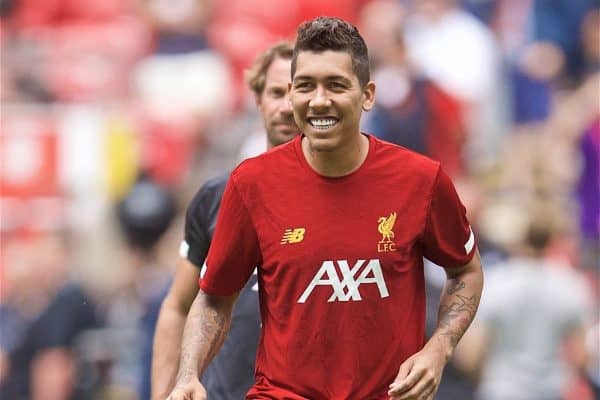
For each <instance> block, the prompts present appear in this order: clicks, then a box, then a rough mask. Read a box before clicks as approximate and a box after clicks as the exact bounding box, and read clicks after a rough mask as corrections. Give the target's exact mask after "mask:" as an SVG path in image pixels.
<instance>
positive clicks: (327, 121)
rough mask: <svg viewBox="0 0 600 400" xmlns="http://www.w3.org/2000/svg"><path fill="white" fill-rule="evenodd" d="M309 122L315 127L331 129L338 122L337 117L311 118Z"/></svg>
mask: <svg viewBox="0 0 600 400" xmlns="http://www.w3.org/2000/svg"><path fill="white" fill-rule="evenodd" d="M308 123H309V124H310V125H311V126H312V127H313V128H315V129H323V130H325V129H329V128H331V127H332V126H334V125H335V124H337V123H338V120H337V119H336V118H309V119H308Z"/></svg>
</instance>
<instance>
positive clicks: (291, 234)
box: [280, 228, 306, 244]
mask: <svg viewBox="0 0 600 400" xmlns="http://www.w3.org/2000/svg"><path fill="white" fill-rule="evenodd" d="M304 232H306V229H304V228H295V229H286V230H285V232H283V237H282V238H281V242H280V243H281V244H287V243H299V242H301V241H302V240H304Z"/></svg>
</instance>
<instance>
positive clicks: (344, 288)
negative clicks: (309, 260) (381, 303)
mask: <svg viewBox="0 0 600 400" xmlns="http://www.w3.org/2000/svg"><path fill="white" fill-rule="evenodd" d="M336 263H337V266H338V268H339V272H341V274H342V275H341V279H340V275H339V274H338V270H337V269H336V267H335V264H334V262H333V261H324V262H323V265H321V268H320V269H319V271H318V272H317V273H316V275H315V276H314V278H313V279H312V281H311V282H310V284H309V285H308V287H307V288H306V290H304V293H302V296H300V298H299V299H298V303H304V302H306V300H307V299H308V296H310V294H311V293H312V292H313V290H314V288H315V287H317V286H331V289H333V293H332V294H331V296H330V297H329V299H328V300H327V302H332V301H350V300H352V301H360V300H362V297H361V295H360V291H359V290H358V289H359V286H360V285H362V284H368V283H374V284H376V285H377V288H378V289H379V295H380V296H381V298H382V299H383V298H385V297H388V296H389V293H388V289H387V286H386V285H385V280H384V279H383V273H382V272H381V264H379V260H369V262H368V263H367V265H366V266H365V267H364V268H363V265H364V264H365V260H358V261H356V264H354V266H353V267H352V268H350V266H349V265H348V261H346V260H339V261H336ZM361 268H362V269H361ZM357 275H358V277H357Z"/></svg>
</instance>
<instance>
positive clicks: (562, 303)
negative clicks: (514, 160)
mask: <svg viewBox="0 0 600 400" xmlns="http://www.w3.org/2000/svg"><path fill="white" fill-rule="evenodd" d="M538 212H539V209H538ZM538 214H539V213H538ZM538 214H536V213H533V214H532V215H531V216H530V218H531V219H530V221H529V225H528V227H527V229H526V234H525V238H524V240H523V242H522V244H521V245H520V246H518V247H516V248H514V249H513V251H512V255H511V257H510V258H509V259H508V260H507V261H505V262H503V263H501V264H499V265H497V266H496V267H495V268H494V269H493V270H492V271H491V272H488V274H487V275H486V288H485V295H484V296H483V297H482V300H481V305H480V309H479V313H478V317H477V318H476V319H475V321H474V323H473V326H472V327H471V328H470V329H469V331H468V332H467V334H466V335H465V336H464V338H463V341H462V342H461V343H460V345H459V346H458V347H457V350H456V353H455V357H456V361H457V363H458V365H460V366H461V368H464V370H465V371H466V372H467V373H469V374H470V375H471V376H473V377H474V378H475V379H477V380H478V398H479V399H482V400H565V399H578V400H584V399H590V400H591V399H592V397H590V396H591V394H590V393H589V392H586V391H585V390H584V391H583V392H580V393H579V394H578V395H574V397H569V391H570V390H572V389H573V386H572V385H573V383H574V377H577V376H583V375H579V374H582V373H584V371H585V367H586V363H587V351H586V343H585V337H586V329H587V327H588V325H587V324H588V323H589V322H590V320H589V318H590V317H591V314H590V312H591V309H590V306H591V298H590V296H589V295H590V293H589V288H588V287H587V285H586V282H585V281H584V280H583V278H582V276H580V275H579V274H578V273H577V272H575V271H574V270H573V269H572V267H570V266H565V265H560V264H559V263H556V262H553V261H551V260H550V259H548V258H547V251H548V249H549V246H550V245H551V242H552V241H553V238H554V237H556V233H557V232H556V231H555V227H554V226H552V224H553V221H554V219H553V218H552V216H551V215H538ZM571 396H573V395H571Z"/></svg>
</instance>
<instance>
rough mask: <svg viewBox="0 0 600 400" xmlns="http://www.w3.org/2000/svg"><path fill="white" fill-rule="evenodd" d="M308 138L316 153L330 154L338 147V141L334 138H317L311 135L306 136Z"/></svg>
mask: <svg viewBox="0 0 600 400" xmlns="http://www.w3.org/2000/svg"><path fill="white" fill-rule="evenodd" d="M306 137H307V139H308V144H309V145H310V148H311V149H312V150H314V151H322V152H330V151H334V150H336V149H337V147H338V142H337V140H335V138H332V137H324V138H316V137H314V136H309V135H306Z"/></svg>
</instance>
